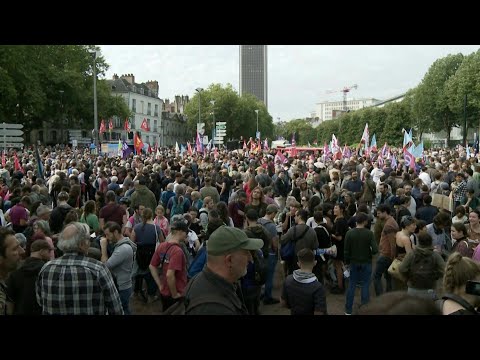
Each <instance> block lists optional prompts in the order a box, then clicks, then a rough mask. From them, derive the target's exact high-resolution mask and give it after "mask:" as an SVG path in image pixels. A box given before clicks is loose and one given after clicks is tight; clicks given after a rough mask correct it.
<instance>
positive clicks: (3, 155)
mask: <svg viewBox="0 0 480 360" xmlns="http://www.w3.org/2000/svg"><path fill="white" fill-rule="evenodd" d="M5 164H6V160H5V150H3V151H2V167H3V168H5Z"/></svg>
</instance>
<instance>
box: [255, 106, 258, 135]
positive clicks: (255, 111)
mask: <svg viewBox="0 0 480 360" xmlns="http://www.w3.org/2000/svg"><path fill="white" fill-rule="evenodd" d="M255 112H256V113H257V133H256V134H255V135H256V136H258V110H255Z"/></svg>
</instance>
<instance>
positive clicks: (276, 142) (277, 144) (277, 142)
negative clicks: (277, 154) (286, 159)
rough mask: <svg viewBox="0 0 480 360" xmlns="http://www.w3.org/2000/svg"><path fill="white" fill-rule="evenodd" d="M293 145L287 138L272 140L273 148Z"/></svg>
mask: <svg viewBox="0 0 480 360" xmlns="http://www.w3.org/2000/svg"><path fill="white" fill-rule="evenodd" d="M289 146H291V145H290V143H289V142H288V141H287V140H274V141H272V147H271V148H272V149H277V148H286V147H289Z"/></svg>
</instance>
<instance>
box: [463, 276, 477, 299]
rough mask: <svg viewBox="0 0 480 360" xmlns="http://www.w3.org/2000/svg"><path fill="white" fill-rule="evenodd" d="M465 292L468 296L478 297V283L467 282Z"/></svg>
mask: <svg viewBox="0 0 480 360" xmlns="http://www.w3.org/2000/svg"><path fill="white" fill-rule="evenodd" d="M465 292H466V293H467V294H470V295H477V296H480V281H473V280H468V281H467V285H466V286H465Z"/></svg>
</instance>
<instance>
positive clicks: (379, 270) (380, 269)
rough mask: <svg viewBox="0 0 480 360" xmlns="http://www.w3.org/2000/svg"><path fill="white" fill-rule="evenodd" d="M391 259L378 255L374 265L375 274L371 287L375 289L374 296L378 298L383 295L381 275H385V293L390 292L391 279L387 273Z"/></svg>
mask: <svg viewBox="0 0 480 360" xmlns="http://www.w3.org/2000/svg"><path fill="white" fill-rule="evenodd" d="M392 261H393V260H392V259H390V258H389V257H386V256H383V255H380V256H379V257H378V259H377V264H376V265H375V274H374V275H373V285H374V287H375V295H377V296H380V295H382V294H383V286H382V275H385V280H386V282H387V290H386V291H387V292H389V291H392V278H391V276H390V274H389V273H388V268H389V267H390V265H391V264H392Z"/></svg>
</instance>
